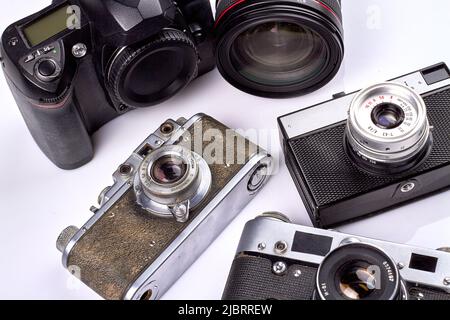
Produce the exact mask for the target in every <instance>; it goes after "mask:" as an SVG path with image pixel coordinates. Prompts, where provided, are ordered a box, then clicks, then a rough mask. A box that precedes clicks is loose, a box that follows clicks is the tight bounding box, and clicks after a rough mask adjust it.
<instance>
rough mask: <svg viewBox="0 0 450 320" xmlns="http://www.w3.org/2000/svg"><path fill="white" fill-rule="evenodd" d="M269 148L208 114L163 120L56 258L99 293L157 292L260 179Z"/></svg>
mask: <svg viewBox="0 0 450 320" xmlns="http://www.w3.org/2000/svg"><path fill="white" fill-rule="evenodd" d="M271 163H272V159H271V156H270V155H269V154H267V152H265V151H264V150H262V149H261V148H259V147H258V146H257V145H255V144H253V143H251V142H250V141H248V140H247V139H245V138H244V137H243V136H241V135H239V134H238V133H236V132H235V131H233V130H231V129H229V128H227V127H226V126H224V125H223V124H221V123H219V122H218V121H216V120H215V119H213V118H211V117H209V116H206V115H202V114H199V115H196V116H194V117H193V118H191V119H190V120H188V121H186V120H185V119H179V120H178V121H173V120H168V121H167V122H165V123H164V124H162V125H161V127H160V129H159V130H158V131H156V132H155V133H154V134H152V135H151V136H150V137H148V138H147V139H146V140H145V141H144V142H143V143H142V144H141V145H140V146H139V148H137V150H136V151H135V152H134V153H133V154H132V155H131V156H130V157H129V158H128V160H127V161H126V162H124V163H123V164H122V165H121V166H120V167H119V169H118V170H117V172H115V173H114V181H115V183H114V185H113V186H112V187H109V188H107V189H105V190H104V191H103V192H102V193H101V195H100V198H99V203H100V208H99V209H97V208H93V211H94V212H95V215H94V216H93V217H92V218H91V219H90V220H89V221H88V222H87V223H86V224H85V225H84V226H83V227H82V228H81V229H80V230H78V229H77V228H75V227H69V228H67V229H65V230H64V231H63V232H62V234H61V235H60V237H59V238H58V241H57V247H58V249H59V250H60V251H61V252H62V253H63V265H64V266H65V267H66V268H67V269H68V270H69V271H70V272H71V273H73V274H74V275H76V276H77V277H79V278H80V279H81V280H82V281H83V282H84V283H85V284H87V285H88V286H89V287H91V288H92V289H93V290H95V291H96V292H97V293H98V294H100V295H101V296H102V297H104V298H106V299H125V300H129V299H133V300H134V299H144V300H146V299H158V298H160V297H161V296H162V295H163V294H164V293H165V292H166V290H167V289H168V288H169V287H170V286H171V285H172V284H173V283H174V282H175V281H176V280H177V279H178V278H179V277H180V276H181V275H182V274H183V273H184V271H185V270H186V269H187V268H188V267H189V266H190V265H191V264H192V263H193V262H194V261H195V260H196V259H197V258H198V257H199V256H200V254H201V253H202V252H203V251H204V250H205V249H206V248H207V247H208V246H209V245H210V244H211V242H212V241H213V240H214V239H215V238H216V237H217V236H218V235H219V233H220V232H222V230H223V229H224V228H225V227H226V226H227V225H228V224H229V223H230V222H231V220H232V219H233V218H234V217H235V216H236V215H237V214H238V213H239V212H240V211H241V209H243V208H244V207H245V206H246V205H247V203H248V202H249V201H250V200H251V199H252V198H253V197H254V196H255V194H256V193H257V192H258V191H259V190H260V188H261V187H262V186H263V185H264V184H265V182H266V181H267V179H268V177H269V175H270V173H271V172H270V170H271Z"/></svg>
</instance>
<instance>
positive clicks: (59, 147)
mask: <svg viewBox="0 0 450 320" xmlns="http://www.w3.org/2000/svg"><path fill="white" fill-rule="evenodd" d="M213 23H214V20H213V16H212V12H211V6H210V4H209V1H208V0H177V1H176V2H175V1H173V0H137V1H133V0H120V1H119V0H110V1H106V0H96V1H92V0H67V1H61V0H58V1H54V2H53V4H52V5H51V6H49V7H47V8H45V9H44V10H42V11H40V12H38V13H36V14H33V15H32V16H30V17H28V18H25V19H23V20H21V21H18V22H16V23H14V24H13V25H11V26H9V27H8V28H7V29H6V31H5V32H4V33H3V36H2V41H1V60H2V65H3V69H4V73H5V75H6V79H7V81H8V83H9V86H10V88H11V90H12V92H13V95H14V97H15V99H16V102H17V104H18V106H19V108H20V111H21V112H22V115H23V117H24V119H25V122H26V123H27V126H28V128H29V130H30V131H31V134H32V135H33V137H34V139H35V140H36V142H37V144H38V145H39V146H40V148H41V149H42V151H43V152H44V153H45V154H46V155H47V156H48V157H49V158H50V160H51V161H53V162H54V163H55V164H56V165H57V166H58V167H60V168H63V169H74V168H77V167H80V166H82V165H83V164H85V163H87V162H89V161H90V160H91V159H92V157H93V146H92V143H91V140H90V135H91V134H92V133H94V132H95V131H96V130H97V129H99V128H100V127H101V126H102V125H103V124H105V123H106V122H108V121H110V120H112V119H113V118H114V117H116V116H118V115H120V114H122V113H124V112H126V111H128V110H130V109H134V108H140V107H148V106H151V105H154V104H156V103H159V102H162V101H164V100H165V99H167V98H169V97H171V96H173V95H174V94H175V93H177V92H178V91H180V90H181V89H182V88H184V87H185V86H186V85H187V84H188V83H189V82H191V81H192V80H193V79H194V78H196V77H197V76H198V75H201V74H203V73H205V72H207V71H210V70H212V69H213V68H214V64H215V63H214V52H213V51H214V50H213V48H212V44H211V43H212V42H211V41H210V39H208V36H207V35H208V34H209V33H210V29H211V28H212V27H213Z"/></svg>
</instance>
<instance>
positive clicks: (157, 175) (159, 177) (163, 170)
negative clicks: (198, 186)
mask: <svg viewBox="0 0 450 320" xmlns="http://www.w3.org/2000/svg"><path fill="white" fill-rule="evenodd" d="M187 169H188V167H187V164H186V163H185V162H184V160H183V159H182V158H181V157H177V156H164V157H161V158H160V159H158V160H157V161H156V162H155V164H154V165H153V168H152V169H151V172H152V176H153V178H154V179H155V181H156V182H158V183H160V184H173V183H176V182H178V181H180V180H181V179H182V178H183V177H184V176H185V175H186V173H187Z"/></svg>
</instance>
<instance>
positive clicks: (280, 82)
mask: <svg viewBox="0 0 450 320" xmlns="http://www.w3.org/2000/svg"><path fill="white" fill-rule="evenodd" d="M216 20H217V21H216V36H217V39H218V44H217V50H216V60H217V66H218V68H219V71H220V72H221V73H222V75H223V76H224V78H225V79H226V80H227V81H228V82H230V83H231V84H232V85H234V86H235V87H237V88H238V89H240V90H243V91H246V92H248V93H251V94H255V95H260V96H267V97H288V96H295V95H301V94H306V93H308V92H311V91H314V90H316V89H318V88H320V87H322V86H323V85H325V84H326V83H328V82H329V81H330V80H331V79H332V78H333V77H334V75H335V74H336V73H337V71H338V70H339V67H340V65H341V62H342V58H343V51H344V50H343V29H342V15H341V6H340V1H338V0H325V1H314V0H307V1H302V2H301V3H300V2H299V1H283V2H282V3H281V2H277V1H270V2H268V1H261V0H248V1H245V0H244V1H230V0H220V1H219V2H218V6H217V19H216Z"/></svg>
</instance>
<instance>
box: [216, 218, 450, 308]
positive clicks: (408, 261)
mask: <svg viewBox="0 0 450 320" xmlns="http://www.w3.org/2000/svg"><path fill="white" fill-rule="evenodd" d="M287 222H289V220H288V219H287V218H286V217H285V216H283V215H282V214H279V213H266V214H264V215H263V216H261V217H259V218H256V219H255V220H252V221H250V222H248V223H247V225H246V226H245V229H244V233H243V235H242V238H241V241H240V244H239V248H238V251H237V256H236V258H235V259H234V262H233V265H232V267H231V272H230V276H229V278H228V282H227V285H226V288H225V292H224V295H223V298H224V299H226V300H241V299H244V300H251V299H256V300H450V254H449V252H450V251H449V249H448V248H443V249H440V250H429V249H422V248H416V247H411V246H407V245H400V244H394V243H389V242H385V241H379V240H373V239H367V238H362V237H355V236H352V235H348V234H343V233H339V232H335V231H325V230H321V229H313V228H309V227H303V226H299V225H294V224H290V223H287ZM275 231H276V232H275Z"/></svg>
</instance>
